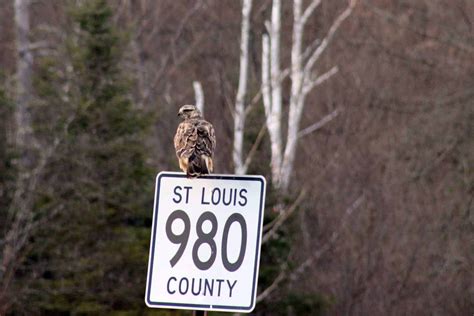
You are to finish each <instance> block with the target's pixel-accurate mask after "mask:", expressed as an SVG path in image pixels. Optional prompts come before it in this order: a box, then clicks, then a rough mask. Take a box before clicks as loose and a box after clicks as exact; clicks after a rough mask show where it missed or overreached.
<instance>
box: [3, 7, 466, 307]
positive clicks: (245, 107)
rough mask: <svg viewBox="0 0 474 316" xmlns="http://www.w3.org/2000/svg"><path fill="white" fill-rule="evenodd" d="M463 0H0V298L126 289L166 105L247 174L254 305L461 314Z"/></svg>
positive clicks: (103, 298) (132, 277)
mask: <svg viewBox="0 0 474 316" xmlns="http://www.w3.org/2000/svg"><path fill="white" fill-rule="evenodd" d="M473 24H474V2H473V1H472V0H415V1H409V0H358V1H354V0H352V1H349V2H348V1H346V0H337V1H334V0H333V1H329V0H321V1H318V0H314V1H310V0H304V1H302V0H294V1H290V0H283V1H281V2H280V1H279V0H273V1H271V0H253V1H249V0H245V1H244V0H242V1H237V0H235V1H234V0H232V1H231V0H224V1H222V0H195V1H190V0H189V1H186V0H174V1H168V0H162V1H161V0H160V1H154V0H117V1H106V0H75V1H73V0H68V1H48V0H31V1H30V0H1V1H0V212H1V215H0V315H106V314H114V315H155V314H156V315H190V312H185V311H167V310H151V309H148V308H147V307H146V306H145V304H144V292H145V279H146V271H147V263H148V249H149V238H150V228H151V217H152V206H153V190H154V177H155V175H156V174H157V173H158V172H159V171H164V170H170V171H177V170H178V164H177V160H176V157H175V153H174V148H173V143H172V138H173V135H174V133H175V131H176V126H177V124H178V118H177V117H176V114H177V111H178V109H179V107H180V106H181V105H183V104H193V103H198V104H199V105H200V106H202V107H203V112H204V116H205V117H206V119H207V120H209V121H210V122H212V123H213V124H214V126H215V129H216V134H217V150H216V157H215V166H216V173H247V174H262V175H264V176H265V177H266V179H267V182H268V192H267V205H266V215H265V228H264V237H263V248H262V256H261V264H260V277H259V289H258V298H257V301H258V303H257V306H256V309H255V311H254V313H255V314H256V315H472V314H473V312H474V212H473V196H474V188H473V185H474V175H473V165H474V161H473V160H474V137H473V136H474V132H473V129H474V32H473V28H474V26H473Z"/></svg>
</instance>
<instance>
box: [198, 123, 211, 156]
mask: <svg viewBox="0 0 474 316" xmlns="http://www.w3.org/2000/svg"><path fill="white" fill-rule="evenodd" d="M197 131H198V143H197V146H196V149H197V150H198V151H199V154H204V155H206V156H208V157H211V158H212V157H213V156H214V150H215V149H216V134H215V132H214V126H212V124H211V123H209V122H207V121H205V120H201V121H200V122H199V125H198V127H197Z"/></svg>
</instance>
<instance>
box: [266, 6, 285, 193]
mask: <svg viewBox="0 0 474 316" xmlns="http://www.w3.org/2000/svg"><path fill="white" fill-rule="evenodd" d="M280 24H281V1H280V0H274V1H273V5H272V20H271V24H270V75H271V80H270V86H271V111H270V115H269V117H267V128H268V133H269V134H270V142H271V170H272V180H273V184H274V185H275V186H276V187H277V188H279V187H280V183H281V172H280V170H281V169H280V168H281V161H282V133H281V132H282V131H281V120H282V114H281V109H282V88H281V81H282V73H281V69H280Z"/></svg>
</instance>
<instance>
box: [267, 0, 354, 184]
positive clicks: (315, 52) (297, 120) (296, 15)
mask: <svg viewBox="0 0 474 316" xmlns="http://www.w3.org/2000/svg"><path fill="white" fill-rule="evenodd" d="M320 3H321V0H313V1H311V2H310V3H309V5H308V6H307V8H306V9H305V10H304V11H303V0H293V38H292V47H291V73H290V77H291V95H290V101H289V113H288V131H287V136H286V142H285V145H284V147H283V141H282V134H283V133H282V130H281V129H282V112H281V111H282V88H281V87H282V84H281V82H282V78H283V76H282V71H281V69H280V20H281V16H280V14H281V13H280V11H281V1H280V0H273V5H272V19H271V24H270V25H269V26H267V28H268V31H269V34H270V44H268V38H266V35H264V37H263V43H262V95H263V101H264V106H265V116H266V124H267V129H268V132H269V134H270V143H271V157H272V158H271V171H272V180H273V184H274V186H275V188H276V189H277V190H279V191H280V192H283V193H284V192H286V191H287V190H288V188H289V185H290V180H291V174H292V171H293V167H294V162H295V158H296V150H297V145H298V138H299V137H300V134H299V132H300V125H301V118H302V116H303V111H304V105H305V98H306V95H307V94H308V93H309V92H310V91H311V90H312V89H313V88H314V87H316V86H318V85H319V84H321V83H322V82H324V81H326V80H327V79H329V78H330V77H332V76H333V75H334V74H335V73H336V72H337V67H333V68H332V69H330V70H329V71H327V72H326V73H323V74H322V75H320V76H315V75H314V71H313V68H314V66H315V64H316V62H317V61H318V59H319V57H320V56H321V55H322V53H323V52H324V51H325V50H326V48H327V47H328V45H329V43H330V41H331V40H332V38H333V36H334V34H335V32H336V31H337V29H338V28H339V27H340V25H341V24H342V22H343V21H344V20H345V19H346V18H347V17H348V16H349V15H350V14H351V13H352V10H353V8H354V6H355V4H356V0H350V2H349V6H348V7H347V8H346V9H345V10H344V11H343V12H342V13H341V14H340V15H339V16H338V17H337V18H336V19H335V20H334V22H333V24H332V26H331V27H330V28H329V31H328V33H327V35H326V37H324V39H323V40H322V41H321V44H320V45H319V46H318V47H316V48H312V47H311V46H309V47H308V48H306V51H305V53H303V34H304V27H305V24H306V22H307V21H308V19H309V17H310V16H311V15H312V14H313V12H314V10H315V9H316V8H317V7H318V6H319V5H320ZM268 50H270V51H269V52H268ZM303 55H308V57H309V58H308V59H307V61H304V59H305V58H303ZM269 77H270V80H269ZM334 117H336V115H331V119H332V118H334ZM331 119H328V120H326V121H329V120H331ZM326 121H325V122H326ZM325 122H324V123H325ZM324 123H321V124H324ZM317 124H319V123H317Z"/></svg>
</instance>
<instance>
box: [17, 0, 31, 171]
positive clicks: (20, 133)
mask: <svg viewBox="0 0 474 316" xmlns="http://www.w3.org/2000/svg"><path fill="white" fill-rule="evenodd" d="M29 2H30V0H15V28H16V51H17V68H16V79H17V85H16V87H17V91H16V110H15V120H16V137H15V141H16V144H17V147H18V148H19V149H20V150H21V152H22V153H23V154H24V151H25V149H26V147H27V146H28V145H31V144H32V142H30V141H29V138H31V134H32V128H31V116H30V112H29V106H30V102H31V99H32V84H31V73H32V65H33V55H32V53H31V51H30V49H29V46H30V40H29V38H28V36H29V33H30V20H29V8H28V7H29V4H30V3H29ZM22 156H23V157H22V159H21V160H22V161H23V163H24V164H27V166H28V165H29V164H30V163H31V162H30V161H28V160H29V159H28V157H25V155H22ZM27 166H24V167H27Z"/></svg>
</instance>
